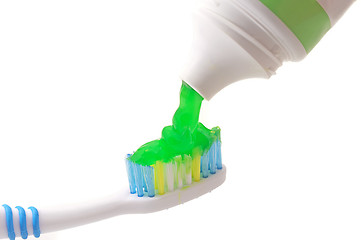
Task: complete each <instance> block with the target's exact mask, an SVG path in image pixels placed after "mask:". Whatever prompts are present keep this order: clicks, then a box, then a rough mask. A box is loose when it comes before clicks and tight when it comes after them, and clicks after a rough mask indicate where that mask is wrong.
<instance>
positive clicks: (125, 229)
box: [0, 0, 361, 240]
mask: <svg viewBox="0 0 361 240" xmlns="http://www.w3.org/2000/svg"><path fill="white" fill-rule="evenodd" d="M191 6H192V1H191V0H171V1H170V0H153V1H149V0H138V1H91V0H87V1H81V0H71V1H70V0H64V1H0V161H1V165H0V169H1V172H0V203H1V204H3V203H7V204H9V205H11V206H13V207H14V206H16V205H22V206H23V207H27V206H30V205H35V206H37V207H38V208H40V207H41V206H44V205H52V204H54V205H55V206H56V205H57V204H61V203H65V202H69V203H71V202H77V201H82V200H86V199H90V198H96V197H97V196H103V195H106V194H109V193H112V192H114V191H116V190H118V189H120V188H127V180H126V174H125V168H124V162H123V159H122V158H123V156H124V155H125V154H126V153H129V152H131V151H133V150H135V149H136V148H137V147H138V146H140V145H141V144H143V143H145V142H147V141H150V140H153V139H155V138H158V137H159V136H160V132H161V129H162V127H163V126H165V125H169V124H170V123H171V118H172V114H173V112H174V110H175V109H176V108H177V104H178V92H179V88H180V85H181V80H180V79H179V78H178V73H179V69H180V68H181V67H182V63H183V61H184V58H185V57H186V56H187V54H188V48H189V45H190V42H191V37H192V34H191V33H192V28H191V27H192V25H191V20H190V7H191ZM360 13H361V4H360V2H356V3H355V4H354V5H353V7H352V8H351V9H350V10H349V11H348V12H347V13H346V15H345V16H344V17H343V18H342V19H341V20H340V21H339V23H338V24H337V25H336V26H335V27H334V28H333V29H332V30H331V31H330V32H329V33H328V34H327V36H326V37H325V38H324V39H323V40H322V41H321V42H320V43H319V45H318V46H317V47H316V48H315V49H314V50H313V51H312V53H311V54H310V55H309V56H308V57H307V58H306V59H305V60H304V61H302V62H300V63H286V64H284V66H283V67H282V68H280V69H279V71H278V74H277V75H276V76H274V77H273V78H272V79H271V80H263V79H251V80H244V81H241V82H238V83H236V84H233V85H231V86H229V87H227V88H226V89H224V90H222V91H221V92H220V93H219V94H218V95H216V96H215V97H214V98H213V99H212V100H211V101H210V102H208V103H206V104H205V108H204V109H203V112H202V119H203V121H204V123H205V124H206V126H209V127H213V126H215V125H219V126H220V127H221V128H222V130H223V133H222V134H223V135H222V136H223V159H224V163H225V164H226V165H227V167H228V178H227V180H226V182H225V184H224V185H222V186H221V187H220V188H218V189H217V190H215V191H213V192H212V193H210V194H207V195H205V196H203V197H201V198H199V199H197V200H194V201H192V202H189V203H187V204H184V205H182V206H178V207H176V208H173V209H169V210H167V211H162V212H159V213H154V214H149V215H143V216H142V215H127V216H120V217H117V218H113V219H110V220H106V221H103V222H100V223H95V224H91V225H88V226H85V227H80V228H76V229H73V230H67V231H63V232H59V233H58V234H51V235H44V236H43V237H42V239H59V240H60V239H143V238H144V237H146V238H147V239H219V238H224V239H247V240H248V239H250V240H251V239H277V240H281V239H287V240H288V239H349V240H350V239H360V238H361V227H360V226H361V204H360V203H361V124H360V123H361V111H360V107H361V94H360V92H361V76H360V68H361V65H360V54H361V44H360V43H361V35H360V29H359V25H360V22H361V18H360Z"/></svg>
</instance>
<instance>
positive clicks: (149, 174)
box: [143, 166, 155, 197]
mask: <svg viewBox="0 0 361 240" xmlns="http://www.w3.org/2000/svg"><path fill="white" fill-rule="evenodd" d="M143 172H144V176H145V183H146V185H147V189H148V197H154V195H155V189H154V169H153V167H151V166H143Z"/></svg>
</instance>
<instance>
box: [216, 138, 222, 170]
mask: <svg viewBox="0 0 361 240" xmlns="http://www.w3.org/2000/svg"><path fill="white" fill-rule="evenodd" d="M216 164H217V169H222V152H221V141H219V140H217V142H216Z"/></svg>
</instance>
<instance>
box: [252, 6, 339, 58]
mask: <svg viewBox="0 0 361 240" xmlns="http://www.w3.org/2000/svg"><path fill="white" fill-rule="evenodd" d="M259 1H260V2H262V3H263V4H264V5H265V6H266V7H268V8H269V9H270V10H271V11H272V12H273V13H274V14H275V15H277V16H278V18H279V19H281V20H282V21H283V22H284V23H285V24H286V25H287V27H288V28H289V29H290V30H291V31H292V32H293V33H294V34H295V35H296V37H297V38H298V39H299V40H300V42H301V43H302V45H303V46H304V48H305V50H306V52H307V53H309V52H310V51H311V50H312V49H313V48H314V47H315V46H316V44H317V43H318V42H319V41H320V40H321V38H322V37H323V36H324V35H325V34H326V33H327V31H328V30H329V29H330V28H331V22H330V18H329V16H328V15H327V13H326V12H325V10H324V9H323V8H322V7H321V5H320V4H319V3H318V2H317V1H316V0H259ZM340 1H341V0H340Z"/></svg>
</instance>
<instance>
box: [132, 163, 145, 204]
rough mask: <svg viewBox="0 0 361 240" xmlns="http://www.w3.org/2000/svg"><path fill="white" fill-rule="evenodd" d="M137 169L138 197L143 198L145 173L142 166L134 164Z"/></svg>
mask: <svg viewBox="0 0 361 240" xmlns="http://www.w3.org/2000/svg"><path fill="white" fill-rule="evenodd" d="M134 168H135V184H136V186H137V193H138V197H143V195H144V192H143V171H142V165H140V164H137V163H134Z"/></svg>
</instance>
